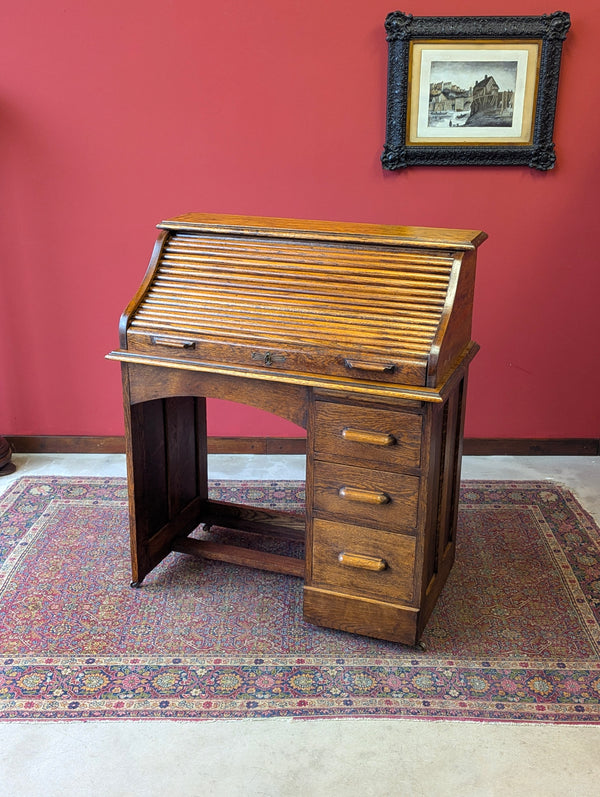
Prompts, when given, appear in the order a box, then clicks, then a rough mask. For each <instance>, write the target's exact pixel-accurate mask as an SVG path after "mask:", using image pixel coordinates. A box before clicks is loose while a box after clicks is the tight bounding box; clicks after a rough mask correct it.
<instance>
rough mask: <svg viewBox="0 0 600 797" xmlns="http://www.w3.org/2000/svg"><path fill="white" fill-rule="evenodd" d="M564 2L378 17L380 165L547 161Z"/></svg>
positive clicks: (565, 22)
mask: <svg viewBox="0 0 600 797" xmlns="http://www.w3.org/2000/svg"><path fill="white" fill-rule="evenodd" d="M570 24H571V21H570V18H569V15H568V14H567V13H565V12H564V11H556V12H555V13H554V14H547V15H544V16H541V17H413V16H412V15H411V14H405V13H403V12H402V11H394V12H393V13H391V14H388V16H387V18H386V21H385V28H386V31H387V40H388V43H389V63H388V97H387V124H386V140H385V147H384V151H383V155H382V156H381V161H382V164H383V166H384V168H386V169H401V168H404V167H406V166H453V165H457V166H469V165H473V166H477V165H479V166H504V165H510V166H530V167H532V168H535V169H541V170H543V171H545V170H548V169H552V168H553V166H554V164H555V161H556V156H555V154H554V142H553V140H552V136H553V129H554V114H555V110H556V95H557V89H558V76H559V71H560V58H561V52H562V43H563V41H564V39H565V37H566V35H567V31H568V30H569V27H570Z"/></svg>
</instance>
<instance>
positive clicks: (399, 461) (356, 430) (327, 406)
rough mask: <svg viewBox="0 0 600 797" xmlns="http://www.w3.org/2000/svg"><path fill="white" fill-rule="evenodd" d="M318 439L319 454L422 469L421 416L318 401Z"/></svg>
mask: <svg viewBox="0 0 600 797" xmlns="http://www.w3.org/2000/svg"><path fill="white" fill-rule="evenodd" d="M315 413H316V417H315V442H314V450H315V453H316V454H317V455H318V454H332V455H333V456H335V457H336V458H338V459H342V460H346V459H357V460H361V462H368V463H372V464H374V465H376V466H377V467H378V468H383V469H384V470H385V469H390V468H392V469H394V468H402V467H409V468H418V467H419V466H420V464H421V432H422V426H423V419H422V417H421V415H417V414H413V413H410V412H395V411H393V410H375V409H369V408H367V407H354V406H352V405H350V404H333V403H330V402H325V401H317V402H316V404H315Z"/></svg>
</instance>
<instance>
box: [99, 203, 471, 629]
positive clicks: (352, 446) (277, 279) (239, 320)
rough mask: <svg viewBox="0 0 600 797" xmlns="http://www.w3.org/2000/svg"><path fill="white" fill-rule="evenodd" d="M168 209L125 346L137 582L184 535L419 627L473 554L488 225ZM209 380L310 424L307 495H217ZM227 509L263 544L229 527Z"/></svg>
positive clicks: (348, 613)
mask: <svg viewBox="0 0 600 797" xmlns="http://www.w3.org/2000/svg"><path fill="white" fill-rule="evenodd" d="M159 227H160V228H161V229H162V232H161V233H160V235H159V239H158V241H157V243H156V246H155V248H154V251H153V254H152V257H151V261H150V265H149V267H148V270H147V272H146V275H145V277H144V279H143V281H142V284H141V286H140V288H139V290H138V291H137V293H136V295H135V296H134V298H133V299H132V301H131V302H130V303H129V305H128V306H127V309H126V311H125V313H124V314H123V317H122V319H121V323H120V327H119V330H120V349H119V350H118V351H114V352H111V354H110V355H108V356H109V359H116V360H119V361H120V362H121V368H122V374H123V399H124V408H125V421H126V448H127V468H128V485H129V506H130V538H131V563H132V577H133V580H134V582H135V583H139V582H141V581H142V579H143V578H144V577H145V576H146V575H147V573H149V572H150V570H152V568H154V567H155V566H156V565H157V564H158V563H159V562H160V561H161V560H162V559H164V558H165V557H167V556H169V555H170V553H171V552H172V551H178V552H184V553H187V554H190V555H194V556H198V557H200V558H203V559H216V560H220V561H225V562H229V563H233V564H238V565H242V566H249V567H256V568H262V569H265V570H272V571H275V572H278V573H284V574H290V575H295V576H299V577H302V578H303V579H304V587H303V589H304V604H303V611H304V617H305V619H306V620H308V621H309V622H312V623H315V624H318V625H325V626H328V627H331V628H339V629H342V630H345V631H349V632H351V633H360V634H367V635H370V636H374V637H378V638H382V639H388V640H392V641H395V642H401V643H405V644H415V643H416V642H418V640H419V638H420V635H421V633H422V632H423V628H424V626H425V623H426V622H427V619H428V617H429V615H430V614H431V611H432V610H433V607H434V605H435V602H436V600H437V597H438V596H439V593H440V591H441V589H442V587H443V585H444V582H445V580H446V578H447V576H448V573H449V571H450V568H451V566H452V562H453V560H454V553H455V548H456V535H457V507H458V487H459V482H460V460H461V456H462V433H463V423H464V411H465V395H466V378H467V370H468V367H469V364H470V362H471V360H472V359H473V357H474V356H475V354H476V352H477V349H478V346H477V344H475V343H474V342H473V341H471V339H470V334H471V316H472V302H473V287H474V277H475V257H476V252H475V250H476V248H477V247H478V246H479V244H481V242H482V241H483V240H484V239H485V234H484V233H480V232H477V231H469V230H467V231H464V230H441V229H430V228H410V227H395V226H383V225H365V224H358V225H356V224H342V223H333V222H305V221H300V220H290V219H265V218H250V217H238V216H215V215H202V214H187V215H185V216H181V217H178V218H177V219H171V220H169V221H166V222H163V223H162V224H161V225H159ZM207 397H209V398H222V399H227V400H230V401H235V402H242V403H246V404H249V405H252V406H257V407H261V408H263V409H265V410H268V411H270V412H273V413H275V414H276V415H279V416H281V417H284V418H287V419H289V420H291V421H293V422H294V423H297V424H298V425H299V426H303V427H305V428H306V429H307V440H306V454H307V466H306V500H305V512H304V513H299V514H293V513H292V514H290V513H284V512H281V511H279V510H278V509H277V507H271V508H260V509H258V508H255V507H249V506H245V505H240V504H234V503H224V502H219V501H215V500H211V499H209V494H208V481H207V452H208V445H209V444H208V441H207V436H206V429H207V421H206V398H207ZM213 525H214V526H218V527H219V529H220V532H219V536H218V540H219V541H215V540H214V539H211V538H206V537H207V535H208V534H209V531H208V530H209V528H210V527H211V526H213ZM199 529H202V532H201V534H200V536H199ZM228 529H231V530H235V532H236V534H237V535H238V536H239V535H240V534H241V535H242V536H244V538H245V539H247V540H248V546H247V547H246V546H245V544H244V545H240V544H238V543H237V542H236V543H235V544H231V542H221V539H225V540H227V537H228V533H227V530H228ZM190 535H192V536H190ZM257 535H266V536H269V537H272V538H276V539H279V540H282V541H287V544H292V545H293V546H294V547H295V548H296V549H298V548H299V549H300V550H302V545H304V557H303V558H294V557H290V556H282V555H280V554H275V553H270V552H266V551H265V550H262V549H261V548H259V547H256V546H255V545H253V542H252V540H253V539H254V540H256V536H257Z"/></svg>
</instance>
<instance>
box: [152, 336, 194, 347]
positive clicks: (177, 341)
mask: <svg viewBox="0 0 600 797" xmlns="http://www.w3.org/2000/svg"><path fill="white" fill-rule="evenodd" d="M150 342H151V343H154V344H158V345H159V346H169V347H170V348H172V349H195V348H196V343H195V342H194V341H193V340H184V339H183V338H164V337H162V336H161V335H152V337H151V338H150Z"/></svg>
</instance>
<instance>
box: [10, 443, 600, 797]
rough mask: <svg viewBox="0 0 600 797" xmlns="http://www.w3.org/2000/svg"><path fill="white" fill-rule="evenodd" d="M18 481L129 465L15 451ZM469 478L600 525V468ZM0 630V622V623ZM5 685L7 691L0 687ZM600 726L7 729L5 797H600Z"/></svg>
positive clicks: (560, 466)
mask: <svg viewBox="0 0 600 797" xmlns="http://www.w3.org/2000/svg"><path fill="white" fill-rule="evenodd" d="M14 461H15V463H16V464H17V465H18V470H17V472H16V473H15V474H14V476H9V477H4V478H3V479H0V491H1V490H3V489H5V488H6V487H7V486H8V484H9V483H10V482H12V481H13V480H14V479H15V478H18V477H20V476H23V475H29V474H36V473H37V474H47V475H49V474H53V475H60V474H64V475H75V476H86V475H98V476H102V475H124V472H125V466H124V458H123V457H120V456H104V455H100V454H91V455H82V456H72V455H71V456H56V455H35V456H16V457H15V458H14ZM303 473H304V460H303V459H302V458H301V457H277V458H270V457H242V458H239V457H233V456H228V457H213V458H212V460H211V476H212V477H213V478H268V479H272V478H302V476H303ZM463 477H464V478H467V479H473V478H483V479H511V480H519V479H533V480H543V479H551V480H555V481H558V482H561V483H563V484H566V485H567V486H569V487H570V488H571V489H572V490H574V492H575V493H576V494H577V495H578V497H579V499H580V500H581V502H582V503H583V505H584V506H585V507H586V508H587V509H588V511H589V512H590V513H592V515H593V516H594V517H595V518H596V521H597V522H600V459H598V458H591V457H555V458H539V457H520V458H515V457H470V458H469V457H467V458H465V460H464V463H463ZM0 622H1V618H0ZM0 688H1V687H0ZM599 783H600V728H586V727H580V726H567V727H558V726H539V725H511V724H501V723H470V722H424V721H410V720H311V721H307V722H302V721H289V720H278V719H274V720H257V721H232V722H228V721H215V722H201V723H186V722H87V723H3V724H0V796H1V797H4V796H5V795H6V797H13V796H14V797H30V796H31V797H38V795H44V797H55V796H56V797H59V795H60V796H61V797H62V796H63V795H66V796H70V795H84V797H88V796H89V797H117V796H118V797H121V795H123V797H125V795H127V796H128V797H129V796H130V795H135V796H137V795H140V797H141V795H144V797H154V795H156V797H159V796H160V797H180V796H181V797H196V795H197V796H198V797H205V795H206V796H208V797H212V796H213V795H215V796H216V797H221V795H223V797H237V796H238V795H239V797H242V796H243V797H246V796H247V797H255V796H256V797H259V796H260V797H263V796H264V797H267V796H268V797H271V795H273V797H279V796H281V797H286V796H287V795H290V796H291V797H321V796H323V797H337V796H338V795H343V797H355V795H356V797H359V795H360V797H368V796H369V795H373V796H374V797H384V796H385V797H387V796H388V795H393V796H394V797H395V795H402V796H403V797H404V796H405V795H406V796H407V797H412V795H419V796H420V795H423V796H425V795H426V796H427V797H428V796H429V795H435V797H443V796H444V795H453V797H467V796H468V795H486V796H487V795H490V797H492V796H493V797H496V796H497V795H498V796H504V795H511V797H512V795H518V796H520V795H523V796H525V795H528V797H537V795H539V796H540V797H542V796H543V797H553V796H554V795H557V796H558V795H561V796H562V795H564V794H565V793H572V794H577V795H578V797H596V795H600V786H599V785H598V784H599Z"/></svg>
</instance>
